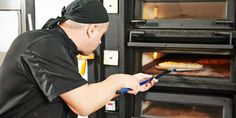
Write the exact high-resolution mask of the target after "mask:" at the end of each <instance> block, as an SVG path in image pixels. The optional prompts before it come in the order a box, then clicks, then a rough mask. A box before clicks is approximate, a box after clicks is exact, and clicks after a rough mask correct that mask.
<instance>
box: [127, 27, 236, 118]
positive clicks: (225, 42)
mask: <svg viewBox="0 0 236 118" xmlns="http://www.w3.org/2000/svg"><path fill="white" fill-rule="evenodd" d="M128 37H129V40H128V42H127V46H128V50H129V67H130V68H129V70H130V72H131V73H138V72H143V73H148V74H152V75H156V74H159V73H161V72H163V71H165V70H166V69H169V68H168V67H167V68H165V67H161V64H162V63H167V62H170V63H171V64H176V63H177V64H180V65H181V64H187V66H191V65H193V66H194V65H195V66H196V68H195V67H190V68H187V70H183V71H180V72H171V73H169V74H167V75H164V76H162V77H160V78H159V82H158V83H157V84H156V85H155V86H154V87H153V88H152V89H151V90H149V91H147V92H145V93H140V94H138V95H136V96H134V97H133V98H131V99H132V100H131V101H132V102H130V103H128V104H132V105H131V106H132V107H130V109H131V111H133V114H132V117H142V118H154V117H155V118H233V116H234V114H233V113H234V112H233V111H235V109H234V107H235V106H234V105H233V104H235V100H234V97H235V91H236V73H235V72H236V53H235V38H236V37H235V31H234V30H227V31H224V30H222V31H221V30H217V31H215V30H163V29H162V30H158V29H155V30H153V29H132V30H130V34H129V36H128ZM199 65H200V66H199ZM185 66H186V65H185ZM188 69H190V70H188Z"/></svg>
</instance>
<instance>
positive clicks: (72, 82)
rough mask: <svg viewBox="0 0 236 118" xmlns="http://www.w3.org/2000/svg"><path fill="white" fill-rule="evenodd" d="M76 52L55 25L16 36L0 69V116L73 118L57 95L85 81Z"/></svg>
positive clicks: (71, 43) (0, 117) (73, 45)
mask: <svg viewBox="0 0 236 118" xmlns="http://www.w3.org/2000/svg"><path fill="white" fill-rule="evenodd" d="M76 54H77V48H76V46H75V44H74V43H73V42H72V40H71V39H70V38H69V37H68V36H67V35H66V34H65V32H64V31H63V30H62V29H61V28H60V27H59V26H58V27H56V28H53V29H48V30H36V31H30V32H27V33H24V34H22V35H20V36H18V37H17V38H16V40H15V41H14V42H13V43H12V46H11V48H10V49H9V51H8V53H7V54H6V57H5V59H4V61H3V64H2V65H1V69H0V118H76V115H75V114H74V113H73V112H72V111H71V110H70V108H69V107H68V106H67V105H66V103H65V102H64V101H63V100H61V99H60V97H59V95H60V94H62V93H65V92H67V91H70V90H72V89H75V88H77V87H80V86H82V85H84V84H86V83H87V81H86V80H84V79H83V78H82V77H81V75H80V74H79V73H78V66H77V59H76ZM16 88H17V89H16Z"/></svg>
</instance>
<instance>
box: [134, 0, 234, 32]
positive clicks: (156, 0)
mask: <svg viewBox="0 0 236 118" xmlns="http://www.w3.org/2000/svg"><path fill="white" fill-rule="evenodd" d="M133 2H134V3H133V4H134V7H133V12H134V13H133V19H132V20H131V22H132V23H133V24H134V25H135V27H136V28H171V29H175V28H180V29H233V28H235V0H134V1H133Z"/></svg>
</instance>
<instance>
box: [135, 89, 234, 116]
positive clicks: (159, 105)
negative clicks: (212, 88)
mask: <svg viewBox="0 0 236 118" xmlns="http://www.w3.org/2000/svg"><path fill="white" fill-rule="evenodd" d="M231 104H232V99H230V98H227V97H219V96H201V95H198V96H197V95H191V94H175V93H158V92H156V93H154V92H148V93H146V94H144V95H143V100H142V102H141V111H140V116H142V117H145V118H154V117H155V118H231V117H232V106H231Z"/></svg>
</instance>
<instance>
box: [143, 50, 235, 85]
mask: <svg viewBox="0 0 236 118" xmlns="http://www.w3.org/2000/svg"><path fill="white" fill-rule="evenodd" d="M166 62H171V63H177V64H180V65H181V64H182V65H183V64H185V65H187V66H188V65H190V64H198V65H201V68H197V69H196V70H194V69H193V70H192V71H182V72H171V73H170V74H169V75H170V76H176V77H178V76H180V77H191V78H198V79H200V78H202V79H203V80H204V79H206V80H209V79H213V80H230V76H231V71H230V65H231V56H230V55H215V54H187V53H186V54H185V53H173V52H172V53H165V52H143V54H142V72H144V73H149V74H158V73H160V72H162V71H163V70H166V69H168V68H162V67H161V66H160V65H161V63H166ZM171 63H170V64H171ZM170 66H171V65H170ZM190 66H191V65H190ZM193 66H195V65H193ZM172 67H174V66H173V65H172Z"/></svg>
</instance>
